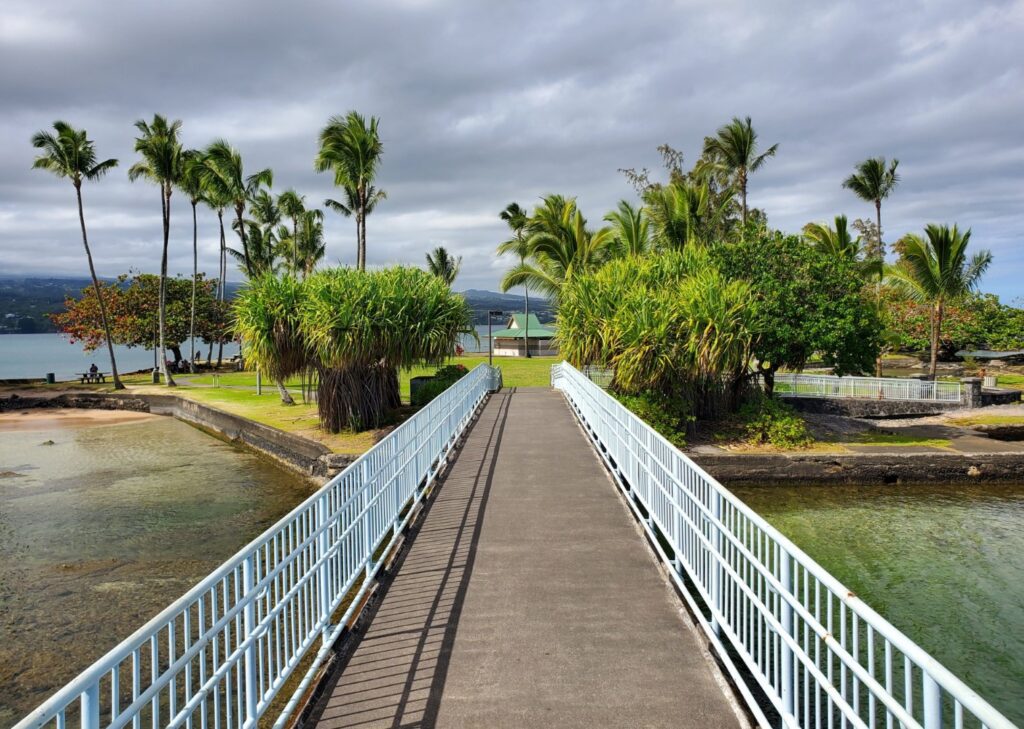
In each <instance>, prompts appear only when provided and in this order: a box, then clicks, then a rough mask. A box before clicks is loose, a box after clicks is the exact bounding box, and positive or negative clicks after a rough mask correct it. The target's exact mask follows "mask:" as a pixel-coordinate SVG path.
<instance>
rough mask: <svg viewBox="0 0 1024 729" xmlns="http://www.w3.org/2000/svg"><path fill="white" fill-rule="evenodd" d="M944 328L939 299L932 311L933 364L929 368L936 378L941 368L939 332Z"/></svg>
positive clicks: (933, 377)
mask: <svg viewBox="0 0 1024 729" xmlns="http://www.w3.org/2000/svg"><path fill="white" fill-rule="evenodd" d="M941 330H942V302H941V301H938V302H936V303H935V309H934V310H933V311H932V351H931V365H930V366H929V368H928V373H929V375H931V378H932V379H933V380H934V379H935V376H936V374H937V373H938V369H939V334H940V333H941Z"/></svg>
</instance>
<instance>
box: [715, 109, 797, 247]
mask: <svg viewBox="0 0 1024 729" xmlns="http://www.w3.org/2000/svg"><path fill="white" fill-rule="evenodd" d="M778 149H779V145H778V144H773V145H772V146H770V147H769V148H768V149H766V150H765V151H764V152H761V153H760V154H758V145H757V132H756V131H754V127H753V125H752V123H751V120H750V117H749V116H748V117H747V118H746V119H740V118H739V117H734V118H733V120H732V121H731V122H729V123H728V124H726V125H724V126H722V127H721V128H719V130H718V131H717V132H716V133H715V136H713V137H707V138H706V139H705V140H704V153H703V156H704V159H705V164H704V167H705V169H706V171H708V172H721V173H723V174H725V175H727V176H729V177H730V178H731V179H732V180H733V181H734V183H735V186H736V189H738V190H739V192H740V202H741V204H742V210H743V226H744V227H746V224H747V184H748V182H749V180H750V175H751V173H753V172H757V171H758V170H759V169H761V168H762V167H763V166H764V164H765V162H767V161H768V159H769V158H771V157H774V156H775V153H776V152H777V151H778Z"/></svg>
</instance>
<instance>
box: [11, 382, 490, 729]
mask: <svg viewBox="0 0 1024 729" xmlns="http://www.w3.org/2000/svg"><path fill="white" fill-rule="evenodd" d="M500 382H501V374H500V371H499V370H497V368H493V369H492V368H491V367H488V366H487V365H479V366H478V367H476V368H475V369H474V370H473V371H472V372H470V373H469V374H467V375H466V376H465V377H463V378H462V379H460V380H459V381H458V382H456V383H455V384H454V385H452V386H451V387H450V388H449V389H447V390H445V391H444V392H443V393H441V394H440V395H438V396H437V397H436V398H435V399H434V400H432V401H430V403H428V404H427V405H426V406H425V407H424V408H423V409H422V410H420V411H419V412H417V413H416V414H415V415H413V416H412V417H411V418H409V419H408V420H407V421H405V422H404V423H402V425H400V426H399V427H398V428H396V429H395V430H394V431H393V432H392V433H391V434H390V435H388V437H386V438H385V439H383V440H382V441H380V442H379V443H377V444H376V445H375V446H373V447H372V448H371V449H370V450H369V451H367V452H366V453H364V454H363V455H362V456H360V457H359V458H358V459H356V461H355V462H354V463H352V465H350V466H349V467H348V468H346V469H345V470H344V471H343V472H342V473H340V474H339V475H338V476H336V477H335V478H333V479H331V481H330V482H328V483H327V484H326V485H325V486H324V487H323V488H321V489H320V490H319V491H317V492H316V493H315V494H313V495H312V496H310V497H309V498H308V499H306V501H304V502H303V503H302V504H300V505H299V506H298V507H296V508H295V509H294V510H293V511H292V512H291V513H290V514H288V515H287V516H285V517H284V518H283V519H281V521H279V522H278V523H277V524H276V525H274V526H273V527H271V528H270V529H268V530H267V531H266V532H264V533H263V534H262V535H260V536H259V537H257V538H256V539H255V540H253V541H252V542H251V543H249V545H248V546H246V547H245V548H243V549H242V550H241V551H240V552H238V554H236V555H235V556H234V557H232V558H231V559H229V560H228V561H227V562H225V563H224V564H222V565H221V566H220V567H218V568H217V569H216V570H214V571H213V572H212V573H211V574H210V575H208V576H207V577H206V578H205V579H203V580H202V581H201V582H200V583H199V584H198V585H196V586H195V587H193V588H192V589H191V590H189V591H188V592H187V593H186V594H185V595H184V596H182V597H181V598H179V599H178V600H176V601H175V602H174V603H173V604H171V605H170V606H168V607H167V608H166V609H165V610H164V611H163V612H161V613H160V614H159V615H157V616H156V617H155V618H153V619H152V620H150V621H149V622H148V623H146V625H144V626H143V627H142V628H140V629H139V630H137V631H136V632H135V633H134V634H133V635H132V636H131V637H129V638H128V639H127V640H125V641H124V642H122V643H121V644H120V645H118V646H117V647H116V648H114V649H113V650H111V651H110V652H109V653H107V654H106V655H105V656H103V657H102V658H101V659H100V660H98V661H96V663H94V664H93V665H92V666H90V667H89V668H87V669H86V670H85V671H83V672H82V673H81V674H80V675H79V676H78V677H77V678H75V679H74V680H72V681H71V682H70V683H68V684H67V685H66V686H64V688H62V689H60V690H59V691H57V692H56V693H55V694H54V695H53V696H52V697H50V698H49V699H48V700H47V701H46V702H45V703H43V704H42V705H41V706H40V707H39V708H38V709H36V710H35V711H33V712H32V713H31V714H29V715H28V716H27V717H26V718H25V719H23V720H22V721H21V722H19V723H18V724H16V725H15V727H16V729H28V727H48V726H53V727H57V728H58V729H65V727H67V726H72V725H75V724H77V725H80V726H82V727H88V728H89V729H95V728H97V727H100V726H106V727H124V726H128V725H129V724H130V725H131V726H132V727H133V728H134V729H138V728H139V727H141V726H142V725H146V726H151V727H161V726H169V727H179V726H185V727H189V728H191V727H202V728H203V729H208V728H211V727H212V728H214V729H219V728H220V727H225V728H228V727H255V726H256V722H257V719H259V718H260V717H261V716H263V715H264V713H265V712H266V711H267V709H268V708H269V707H270V704H271V702H272V701H273V700H274V699H275V697H277V695H278V694H279V692H280V691H281V689H282V688H283V687H284V685H285V682H286V681H288V680H289V678H292V677H293V676H296V677H297V675H298V674H297V673H296V672H297V671H298V670H300V669H301V670H304V671H305V673H304V674H303V678H302V680H301V682H300V683H299V685H298V687H297V688H296V689H295V691H294V693H293V694H292V695H291V698H290V700H289V701H288V702H287V704H286V705H285V706H284V707H283V708H282V709H281V710H280V712H279V713H277V716H276V717H275V718H274V723H273V726H274V727H280V726H283V725H284V724H285V722H286V721H287V720H288V719H289V717H290V716H291V714H292V713H293V712H294V710H295V708H296V707H297V705H298V702H299V701H300V699H301V697H302V695H303V694H304V693H305V691H306V689H307V688H308V687H309V685H310V683H311V681H312V679H313V676H314V675H315V673H316V671H317V669H318V668H319V666H320V665H321V663H322V662H323V660H324V658H326V657H327V655H328V653H329V651H330V648H331V645H332V644H333V643H334V641H335V640H336V639H337V638H338V636H339V635H341V633H342V631H343V629H344V627H345V625H346V624H347V623H348V621H349V619H350V618H351V617H352V615H353V614H354V612H355V611H357V610H359V609H361V606H362V598H363V595H364V594H365V593H366V592H367V590H368V589H369V588H370V586H371V585H372V584H373V577H374V576H375V575H376V573H377V571H378V570H379V569H380V563H379V562H378V561H377V560H379V558H380V557H381V556H382V555H383V554H386V553H387V551H388V550H389V549H390V547H391V546H392V545H393V544H394V543H395V541H396V540H397V539H398V537H399V534H400V533H401V531H402V529H403V528H404V527H405V525H406V524H407V523H408V521H409V520H410V519H411V518H412V517H413V515H414V513H415V509H414V507H415V506H416V505H417V504H418V503H419V501H420V499H421V498H422V496H423V491H424V489H425V488H426V486H427V485H428V484H430V483H431V481H432V480H433V479H434V477H435V475H436V474H437V473H438V472H439V471H440V470H441V469H442V468H443V467H444V465H445V463H446V459H447V457H448V454H449V451H450V450H451V449H452V448H453V446H454V445H455V443H456V441H457V440H458V438H459V436H460V435H461V434H462V432H463V431H464V430H465V428H466V427H467V425H468V424H469V423H470V421H471V420H472V418H473V416H474V414H475V413H476V412H477V409H478V408H479V407H480V405H481V403H482V402H483V401H484V398H485V396H486V395H487V392H488V390H490V389H493V388H495V387H497V386H499V385H500ZM339 611H340V612H341V613H342V614H341V615H340V616H338V615H336V613H337V612H339ZM332 616H333V617H334V618H336V619H337V622H332ZM318 643H319V647H318V648H317V649H316V650H313V649H314V647H316V646H317V644H318ZM275 710H276V707H275Z"/></svg>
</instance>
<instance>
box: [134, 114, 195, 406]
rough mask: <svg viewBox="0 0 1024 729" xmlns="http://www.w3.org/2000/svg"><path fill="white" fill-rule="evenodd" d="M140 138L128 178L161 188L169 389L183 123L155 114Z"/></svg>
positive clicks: (139, 125)
mask: <svg viewBox="0 0 1024 729" xmlns="http://www.w3.org/2000/svg"><path fill="white" fill-rule="evenodd" d="M135 128H136V129H138V130H139V136H138V137H136V139H135V151H136V152H138V153H139V154H141V155H142V159H141V160H139V161H138V162H136V163H135V164H133V165H132V166H131V167H130V168H129V169H128V179H129V180H132V181H133V182H134V181H135V180H138V179H139V178H145V179H147V180H149V181H150V182H152V183H154V184H156V185H158V186H159V188H160V211H161V216H162V218H163V232H164V245H163V252H162V254H161V256H160V315H159V320H158V328H159V336H160V370H161V372H162V373H163V376H164V382H165V383H166V384H167V386H168V387H174V384H175V383H174V378H173V377H171V373H170V372H169V371H168V370H167V349H166V343H165V333H166V318H167V246H168V243H169V242H170V238H171V194H172V193H173V192H174V187H175V186H176V185H177V184H178V182H179V180H180V179H181V171H182V165H183V162H182V155H183V152H182V148H181V142H180V141H179V139H178V134H179V132H180V131H181V121H180V120H175V121H173V122H171V123H168V122H167V119H165V118H164V117H163V116H161V115H160V114H154V115H153V121H152V123H147V122H146V120H145V119H139V120H138V121H137V122H135Z"/></svg>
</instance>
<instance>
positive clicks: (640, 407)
mask: <svg viewBox="0 0 1024 729" xmlns="http://www.w3.org/2000/svg"><path fill="white" fill-rule="evenodd" d="M616 397H617V398H618V400H619V402H621V403H622V404H623V405H625V406H626V407H627V408H629V410H630V411H632V413H633V414H634V415H636V416H637V417H638V418H640V419H641V420H643V421H644V422H645V423H647V424H648V425H649V426H651V427H652V428H654V429H655V430H656V431H658V432H659V433H661V435H662V436H663V437H664V438H665V440H667V441H668V442H669V443H671V444H672V445H674V446H675V447H676V448H682V447H683V446H685V445H686V427H687V425H688V424H689V423H692V422H693V421H694V417H693V415H691V414H690V413H689V412H687V410H686V406H685V405H684V404H683V402H682V401H681V400H679V399H676V398H672V397H669V396H668V395H665V394H664V393H660V392H656V391H653V390H647V391H645V392H641V393H639V394H637V395H624V394H621V393H620V394H616Z"/></svg>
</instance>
